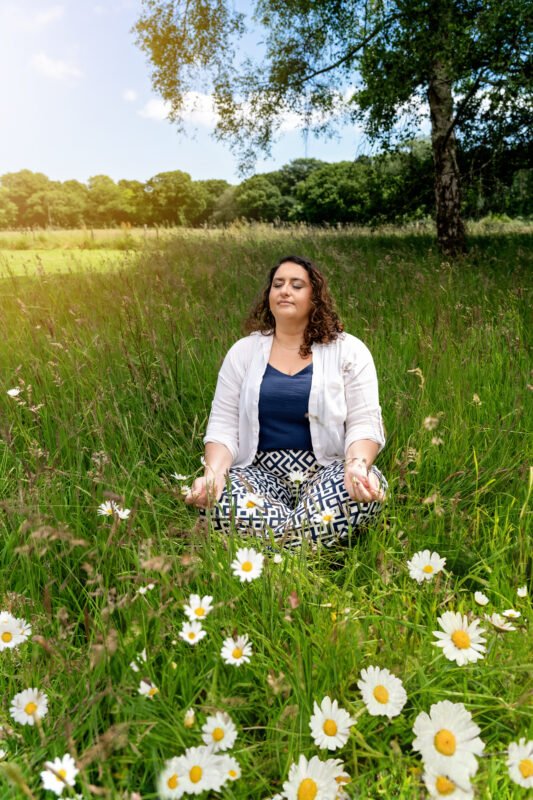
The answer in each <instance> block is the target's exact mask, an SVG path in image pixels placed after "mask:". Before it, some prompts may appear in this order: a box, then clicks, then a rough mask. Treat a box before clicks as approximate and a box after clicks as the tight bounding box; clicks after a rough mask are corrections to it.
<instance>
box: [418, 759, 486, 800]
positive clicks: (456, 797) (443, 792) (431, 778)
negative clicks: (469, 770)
mask: <svg viewBox="0 0 533 800" xmlns="http://www.w3.org/2000/svg"><path fill="white" fill-rule="evenodd" d="M424 766H425V771H424V774H423V776H422V780H423V781H424V783H425V784H426V787H427V790H428V792H429V796H430V797H446V798H450V800H473V797H474V791H473V789H472V786H471V785H470V782H469V781H466V782H465V783H464V784H461V785H459V784H458V783H457V782H456V781H455V780H452V778H450V777H449V776H448V775H444V774H442V773H439V772H438V771H436V770H434V769H430V768H428V766H427V765H424Z"/></svg>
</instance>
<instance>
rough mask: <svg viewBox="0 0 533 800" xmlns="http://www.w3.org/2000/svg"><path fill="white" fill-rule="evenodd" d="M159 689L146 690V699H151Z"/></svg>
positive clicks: (154, 687) (153, 687)
mask: <svg viewBox="0 0 533 800" xmlns="http://www.w3.org/2000/svg"><path fill="white" fill-rule="evenodd" d="M158 691H159V689H158V688H157V687H156V686H152V688H151V689H148V697H153V696H154V694H157V693H158Z"/></svg>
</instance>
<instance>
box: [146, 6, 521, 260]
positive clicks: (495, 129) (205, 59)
mask: <svg viewBox="0 0 533 800" xmlns="http://www.w3.org/2000/svg"><path fill="white" fill-rule="evenodd" d="M530 14H531V6H530V4H529V3H528V2H526V0H378V1H377V2H374V1H373V0H372V2H370V1H369V0H328V2H322V1H321V0H256V2H255V3H250V4H249V6H248V13H245V12H244V11H239V10H238V8H236V7H235V5H234V3H233V2H230V0H143V13H142V15H141V17H140V19H139V20H138V22H137V24H136V26H135V31H136V34H137V41H138V44H139V46H140V47H141V48H142V50H143V51H144V52H145V53H146V54H147V55H148V58H149V61H150V64H151V69H152V82H153V86H154V88H155V89H156V91H157V92H159V94H160V95H161V96H162V97H163V98H164V100H166V101H167V102H168V103H169V105H170V108H171V118H172V119H174V120H175V121H176V122H178V123H179V120H180V115H181V112H182V110H183V109H184V106H185V104H186V101H187V95H188V92H190V91H192V90H198V88H199V87H203V88H204V91H205V87H208V91H209V92H210V93H211V94H212V96H213V99H214V103H215V108H216V110H217V113H218V122H217V127H216V135H217V136H218V137H219V138H221V139H225V140H228V141H229V142H230V143H231V145H232V147H234V148H236V150H237V152H238V154H239V157H240V160H241V164H242V166H243V168H249V167H250V165H251V164H253V163H254V159H255V158H256V156H257V154H258V152H259V151H265V150H266V151H268V150H269V148H270V146H271V144H272V142H273V141H274V139H275V136H276V133H277V132H278V131H279V129H280V127H281V125H282V122H283V120H284V118H286V115H287V114H288V113H290V114H296V115H298V117H299V118H300V119H301V121H302V124H303V125H304V126H305V127H306V128H307V129H308V130H310V131H313V132H315V133H318V134H323V133H328V132H329V131H330V130H331V129H332V127H335V126H336V125H338V124H339V123H340V122H346V121H352V122H353V123H354V125H355V124H357V123H362V124H363V125H364V126H365V128H366V131H367V133H368V135H369V136H370V137H371V138H372V139H375V140H379V141H381V142H382V143H390V142H391V141H396V142H397V141H398V140H399V139H401V138H402V136H404V137H405V136H409V137H410V136H412V132H413V131H412V129H413V125H414V124H415V123H416V121H417V120H418V118H419V116H420V114H421V113H427V108H428V107H429V116H430V121H431V142H432V152H433V161H434V190H435V203H436V219H437V230H438V236H439V242H440V244H441V247H442V248H443V249H444V250H445V251H446V252H449V253H451V254H454V253H458V252H461V251H462V250H463V249H464V246H465V241H464V226H463V223H462V218H461V194H460V174H459V167H458V162H457V152H456V146H457V138H458V137H459V138H460V137H461V136H463V137H468V138H469V139H470V140H472V139H474V138H475V139H476V141H477V143H478V144H479V145H481V144H482V143H484V142H485V143H486V141H487V140H489V141H491V142H492V144H493V145H494V142H495V141H498V142H500V143H506V144H509V143H510V142H512V143H516V142H518V141H519V140H520V139H524V138H525V137H526V136H527V134H526V125H527V121H528V117H529V118H530V117H531V93H530V88H531V84H530V81H531V48H530V43H531V41H530V34H529V31H530V30H531V26H530V25H529V26H528V22H530ZM254 25H255V26H257V27H258V31H259V33H256V36H259V35H262V36H263V38H262V40H261V43H260V44H258V45H257V46H255V47H253V48H250V49H253V51H254V52H253V53H250V54H245V55H244V56H241V55H240V51H239V44H240V42H241V40H243V36H244V35H245V34H248V35H250V29H251V28H253V26H254Z"/></svg>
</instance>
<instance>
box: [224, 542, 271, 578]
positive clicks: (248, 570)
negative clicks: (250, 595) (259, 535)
mask: <svg viewBox="0 0 533 800" xmlns="http://www.w3.org/2000/svg"><path fill="white" fill-rule="evenodd" d="M264 560H265V557H264V555H263V554H262V553H258V552H257V551H256V550H254V549H253V547H241V548H239V550H237V557H236V558H235V560H234V561H232V562H231V569H232V570H233V574H234V575H235V576H236V577H237V578H239V579H240V581H241V583H244V582H245V581H253V580H255V578H259V576H260V575H261V572H262V571H263V561H264Z"/></svg>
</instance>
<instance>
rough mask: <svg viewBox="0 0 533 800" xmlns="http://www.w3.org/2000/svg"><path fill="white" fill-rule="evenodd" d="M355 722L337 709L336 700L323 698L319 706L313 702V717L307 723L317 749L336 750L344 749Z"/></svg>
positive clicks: (341, 709) (345, 712) (342, 710)
mask: <svg viewBox="0 0 533 800" xmlns="http://www.w3.org/2000/svg"><path fill="white" fill-rule="evenodd" d="M352 725H355V720H354V719H352V717H350V715H349V714H348V712H347V711H345V710H344V709H343V708H339V704H338V702H337V700H331V699H330V698H329V697H327V696H326V697H324V699H323V700H322V702H321V703H320V705H318V703H317V702H316V700H315V702H314V704H313V716H312V717H311V719H310V721H309V727H310V728H311V736H312V737H313V741H314V743H315V744H316V745H317V747H322V748H327V749H328V750H336V749H337V748H338V747H344V745H345V744H346V742H347V741H348V737H349V735H350V728H351V726H352Z"/></svg>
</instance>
